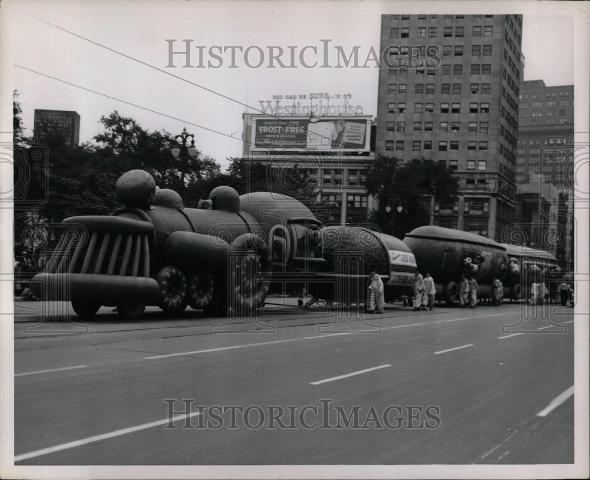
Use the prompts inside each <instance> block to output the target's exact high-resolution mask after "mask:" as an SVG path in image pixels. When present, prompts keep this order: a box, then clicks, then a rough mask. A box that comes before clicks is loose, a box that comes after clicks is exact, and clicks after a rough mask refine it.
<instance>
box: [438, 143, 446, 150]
mask: <svg viewBox="0 0 590 480" xmlns="http://www.w3.org/2000/svg"><path fill="white" fill-rule="evenodd" d="M438 151H439V152H446V151H447V142H446V141H441V142H438Z"/></svg>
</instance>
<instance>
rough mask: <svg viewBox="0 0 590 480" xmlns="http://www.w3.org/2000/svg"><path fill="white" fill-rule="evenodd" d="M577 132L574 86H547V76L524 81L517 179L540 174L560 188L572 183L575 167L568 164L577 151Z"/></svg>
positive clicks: (521, 92)
mask: <svg viewBox="0 0 590 480" xmlns="http://www.w3.org/2000/svg"><path fill="white" fill-rule="evenodd" d="M573 135H574V86H573V85H560V86H553V87H547V86H546V85H545V82H544V81H543V80H529V81H526V82H522V86H521V91H520V112H519V120H518V155H517V157H516V158H517V160H516V183H517V184H521V183H527V182H528V177H529V175H539V174H540V175H543V177H544V178H545V181H546V182H549V183H552V184H553V185H555V186H556V187H557V188H562V187H565V188H569V187H571V186H572V177H573V169H571V168H564V167H566V166H568V165H565V164H566V163H569V162H568V159H569V157H570V153H571V152H573V149H572V148H571V143H572V140H573ZM568 144H569V145H570V148H567V147H566V145H568ZM569 160H571V159H569ZM569 166H570V167H573V163H571V165H569Z"/></svg>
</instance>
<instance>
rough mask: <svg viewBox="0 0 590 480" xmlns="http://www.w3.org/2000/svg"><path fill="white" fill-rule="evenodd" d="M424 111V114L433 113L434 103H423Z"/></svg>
mask: <svg viewBox="0 0 590 480" xmlns="http://www.w3.org/2000/svg"><path fill="white" fill-rule="evenodd" d="M424 111H425V112H426V113H432V112H434V103H425V104H424Z"/></svg>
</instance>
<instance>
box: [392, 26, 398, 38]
mask: <svg viewBox="0 0 590 480" xmlns="http://www.w3.org/2000/svg"><path fill="white" fill-rule="evenodd" d="M390 35H391V38H399V28H392V29H391V32H390Z"/></svg>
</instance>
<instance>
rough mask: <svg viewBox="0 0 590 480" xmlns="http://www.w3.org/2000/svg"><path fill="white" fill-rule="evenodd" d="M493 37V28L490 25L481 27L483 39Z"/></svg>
mask: <svg viewBox="0 0 590 480" xmlns="http://www.w3.org/2000/svg"><path fill="white" fill-rule="evenodd" d="M493 35H494V27H492V26H491V25H486V26H485V27H483V36H484V37H492V36H493Z"/></svg>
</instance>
